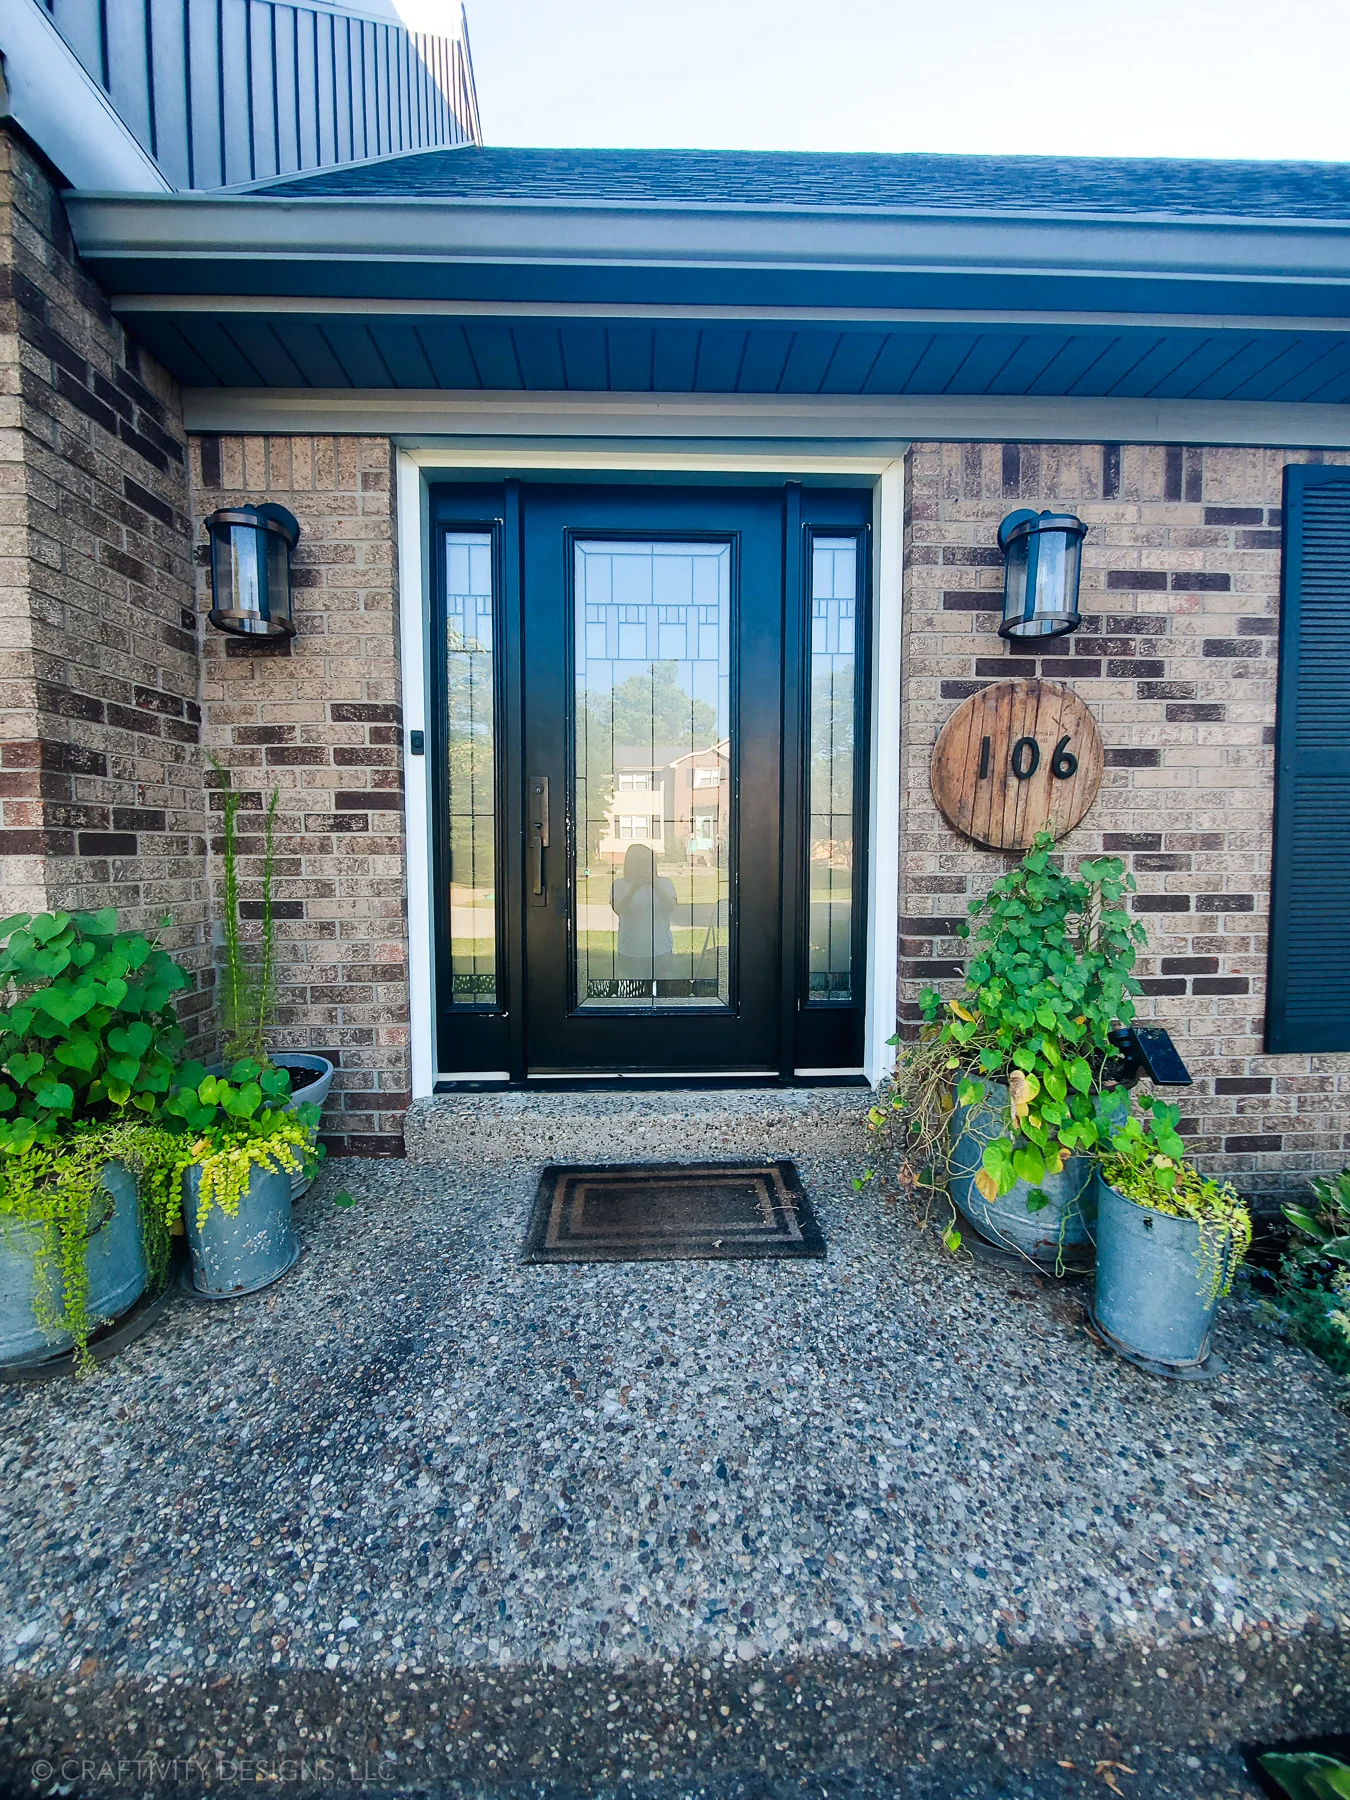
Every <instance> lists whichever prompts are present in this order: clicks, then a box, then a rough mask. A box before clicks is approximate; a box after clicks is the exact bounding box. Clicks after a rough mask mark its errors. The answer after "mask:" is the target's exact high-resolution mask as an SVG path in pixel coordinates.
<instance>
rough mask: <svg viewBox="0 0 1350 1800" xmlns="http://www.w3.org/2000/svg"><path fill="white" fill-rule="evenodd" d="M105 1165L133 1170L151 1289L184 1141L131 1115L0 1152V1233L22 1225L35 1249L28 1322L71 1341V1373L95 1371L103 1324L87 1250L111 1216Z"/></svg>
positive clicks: (156, 1282) (156, 1285) (160, 1273)
mask: <svg viewBox="0 0 1350 1800" xmlns="http://www.w3.org/2000/svg"><path fill="white" fill-rule="evenodd" d="M110 1162H119V1163H124V1164H126V1166H127V1167H128V1168H130V1169H131V1170H132V1171H134V1173H135V1175H136V1177H137V1182H138V1189H139V1195H140V1209H139V1210H140V1217H141V1231H142V1237H143V1243H144V1250H145V1260H146V1267H147V1269H148V1271H149V1284H148V1286H149V1290H150V1291H151V1292H152V1293H153V1292H158V1291H159V1290H160V1289H161V1288H162V1287H163V1285H164V1281H165V1278H166V1276H167V1273H168V1266H169V1252H170V1248H171V1245H170V1229H171V1223H172V1220H173V1217H174V1215H175V1213H176V1211H177V1208H178V1199H177V1194H178V1182H179V1174H180V1169H181V1140H179V1139H177V1138H175V1137H174V1136H172V1135H171V1134H170V1133H169V1132H167V1131H164V1130H163V1129H162V1128H161V1127H159V1126H156V1125H151V1124H147V1123H145V1122H143V1121H140V1120H136V1119H122V1120H117V1121H115V1122H113V1123H111V1124H104V1125H91V1124H85V1125H80V1126H76V1127H73V1128H71V1129H69V1130H67V1131H66V1132H65V1133H64V1134H63V1135H61V1136H60V1137H44V1138H42V1139H40V1140H34V1141H33V1142H31V1143H29V1144H27V1145H25V1146H24V1147H23V1148H20V1149H13V1148H9V1149H6V1150H5V1151H4V1152H3V1153H0V1228H3V1229H5V1230H6V1231H7V1232H8V1231H10V1230H12V1229H13V1228H14V1227H19V1228H22V1229H23V1230H24V1232H25V1236H26V1238H27V1243H26V1245H25V1247H31V1249H32V1253H33V1316H34V1318H35V1319H36V1321H37V1323H38V1326H39V1327H40V1329H41V1330H42V1331H43V1332H44V1333H45V1335H46V1336H48V1337H49V1338H52V1339H53V1340H58V1341H59V1339H60V1338H61V1337H62V1336H68V1337H69V1338H70V1339H71V1340H72V1341H73V1343H74V1349H75V1364H76V1369H77V1372H79V1373H81V1374H85V1373H88V1371H89V1370H90V1369H91V1368H92V1366H93V1359H92V1357H91V1356H90V1354H89V1338H90V1335H91V1333H93V1332H94V1331H95V1330H96V1329H97V1328H98V1326H99V1325H101V1324H103V1323H104V1322H105V1321H103V1320H102V1319H100V1318H99V1317H97V1316H96V1315H95V1314H93V1313H92V1312H91V1311H90V1308H89V1296H90V1282H89V1267H88V1248H89V1244H90V1241H91V1240H92V1239H93V1238H94V1237H95V1235H96V1234H97V1232H98V1231H99V1230H100V1229H102V1228H103V1227H104V1226H105V1225H106V1224H107V1221H108V1219H109V1218H110V1217H111V1207H112V1201H111V1196H110V1195H109V1193H108V1192H107V1190H106V1189H105V1188H103V1186H102V1176H103V1171H104V1169H105V1168H106V1167H107V1165H108V1164H109V1163H110Z"/></svg>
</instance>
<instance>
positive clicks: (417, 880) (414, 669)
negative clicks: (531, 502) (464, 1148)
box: [396, 441, 905, 1099]
mask: <svg viewBox="0 0 1350 1800" xmlns="http://www.w3.org/2000/svg"><path fill="white" fill-rule="evenodd" d="M899 448H900V447H898V446H897V449H898V450H899ZM487 470H493V471H501V472H502V473H506V472H515V471H519V472H522V473H524V472H527V471H539V472H543V471H558V472H562V471H578V472H586V473H594V474H602V473H610V474H615V475H619V476H623V475H626V474H632V473H634V472H638V471H646V472H665V473H670V474H701V475H717V476H728V475H730V476H736V475H751V474H758V475H782V476H805V477H810V476H832V477H835V478H836V479H837V478H839V477H847V478H848V479H850V480H854V481H857V482H858V483H859V484H860V485H866V484H869V483H870V484H871V486H872V488H873V496H874V498H873V582H872V595H873V600H872V604H873V638H872V644H873V654H872V694H871V701H872V705H871V715H872V745H871V770H870V788H869V792H870V801H869V809H870V815H871V816H870V821H869V825H870V831H869V836H870V844H869V855H868V863H867V886H868V893H867V1006H866V1015H865V1026H864V1045H865V1052H864V1054H865V1059H866V1060H865V1064H864V1071H863V1072H864V1073H865V1074H866V1076H867V1077H868V1079H869V1080H870V1081H873V1082H875V1081H877V1080H879V1079H880V1078H881V1076H882V1075H884V1074H885V1072H886V1071H887V1069H888V1068H889V1067H890V1065H891V1062H892V1061H893V1059H894V1050H893V1049H892V1047H891V1046H890V1045H889V1044H888V1043H887V1041H886V1040H887V1039H888V1038H890V1037H891V1036H892V1035H893V1034H894V1031H895V1001H896V956H897V943H898V937H899V858H900V613H901V604H902V584H903V575H904V510H905V476H904V461H903V453H902V452H901V453H899V454H895V455H887V456H876V455H871V456H868V455H865V454H862V455H860V454H856V453H854V452H853V451H851V450H850V448H849V447H848V446H847V445H843V446H841V447H840V449H839V451H838V452H837V453H833V454H832V453H831V452H830V451H828V450H825V451H822V449H821V446H820V444H819V443H818V442H816V443H804V444H802V445H801V446H800V448H799V449H798V450H797V451H796V452H795V453H794V452H793V451H792V450H791V448H790V447H787V446H783V447H780V446H777V445H776V446H775V447H774V449H773V451H772V453H768V452H763V451H754V452H748V453H747V452H745V451H743V450H740V449H737V448H736V447H735V446H734V445H728V446H727V447H726V448H725V449H719V450H707V451H697V452H693V451H688V450H681V449H672V450H635V451H628V450H615V449H613V448H610V447H604V446H597V447H587V446H577V445H573V446H569V447H567V448H558V447H557V446H556V445H547V444H545V445H540V444H538V443H537V442H530V443H528V444H516V445H511V446H508V447H502V446H500V445H492V446H485V445H482V444H476V443H474V442H472V441H469V442H464V441H453V442H452V441H447V442H445V443H443V444H438V445H435V446H431V447H420V448H418V449H415V450H400V451H399V452H398V463H397V481H396V504H397V511H398V518H397V534H398V552H399V573H398V591H399V633H400V641H401V645H402V658H403V664H402V667H403V733H404V769H405V789H404V792H405V801H404V808H405V811H404V818H405V826H406V831H407V840H408V853H407V871H408V873H407V879H408V982H409V1010H410V1030H411V1045H410V1051H411V1063H412V1093H413V1098H414V1099H422V1098H424V1097H425V1096H426V1095H428V1094H430V1093H431V1092H432V1091H433V1089H434V1087H435V1084H436V1080H437V1058H436V1046H435V1006H434V980H435V954H434V943H433V929H434V925H433V921H434V918H435V910H434V907H433V904H432V879H433V863H432V857H431V828H432V820H431V798H430V784H429V781H428V772H427V761H426V757H425V756H424V755H423V756H414V755H412V753H411V747H410V734H411V733H412V732H413V731H421V732H423V733H424V734H427V733H429V643H430V625H431V585H430V582H431V563H430V544H429V538H428V524H427V518H428V510H427V486H428V483H429V481H431V480H435V479H437V478H445V479H449V480H453V479H454V478H455V477H456V476H457V475H464V474H467V473H468V472H470V471H487ZM495 1073H497V1072H496V1071H484V1075H485V1076H489V1077H490V1076H492V1075H494V1074H495ZM459 1078H460V1079H463V1077H459Z"/></svg>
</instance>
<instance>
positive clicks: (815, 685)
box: [807, 537, 858, 1001]
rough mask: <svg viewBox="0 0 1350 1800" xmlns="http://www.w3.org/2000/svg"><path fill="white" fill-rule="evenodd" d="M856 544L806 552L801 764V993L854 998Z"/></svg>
mask: <svg viewBox="0 0 1350 1800" xmlns="http://www.w3.org/2000/svg"><path fill="white" fill-rule="evenodd" d="M857 606H858V540H857V539H856V538H852V537H837V538H836V537H817V538H814V539H813V540H812V547H811V676H810V680H811V687H810V699H809V710H808V721H809V723H808V727H807V729H808V737H809V744H808V759H807V813H808V820H809V825H808V838H807V992H808V996H809V998H810V999H811V1000H817V1001H819V1000H826V1001H828V1000H851V999H852V998H853V819H854V795H853V784H854V723H855V719H856V717H857V669H856V661H857V659H856V655H855V648H856V627H857Z"/></svg>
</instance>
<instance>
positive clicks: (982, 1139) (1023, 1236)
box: [949, 1080, 1095, 1270]
mask: <svg viewBox="0 0 1350 1800" xmlns="http://www.w3.org/2000/svg"><path fill="white" fill-rule="evenodd" d="M984 1092H985V1098H984V1099H983V1100H980V1101H977V1102H976V1103H975V1104H974V1105H973V1106H958V1107H957V1108H956V1109H955V1111H954V1112H953V1113H952V1117H951V1125H950V1128H949V1129H950V1133H951V1196H952V1200H953V1203H954V1204H955V1206H956V1210H957V1211H958V1212H959V1213H960V1214H961V1215H962V1216H963V1217H964V1218H966V1219H967V1220H969V1222H970V1223H971V1224H972V1225H973V1226H974V1227H975V1229H976V1231H978V1232H979V1233H980V1234H981V1235H982V1236H983V1237H985V1238H987V1239H988V1240H989V1241H990V1242H991V1243H994V1244H996V1245H998V1246H999V1247H1000V1248H1002V1249H1004V1250H1007V1251H1011V1252H1013V1253H1014V1254H1016V1255H1018V1256H1023V1257H1026V1258H1027V1259H1028V1260H1029V1261H1031V1262H1034V1263H1037V1264H1039V1265H1040V1267H1042V1268H1045V1269H1051V1270H1057V1269H1060V1268H1062V1267H1063V1266H1064V1264H1065V1262H1066V1261H1068V1262H1071V1263H1073V1262H1078V1261H1082V1260H1084V1258H1085V1257H1086V1255H1088V1254H1090V1250H1091V1245H1092V1227H1091V1212H1092V1201H1093V1186H1094V1180H1095V1165H1094V1163H1093V1162H1092V1159H1091V1158H1090V1157H1086V1156H1071V1157H1070V1158H1069V1159H1068V1161H1067V1162H1066V1163H1065V1165H1064V1167H1063V1169H1061V1171H1060V1172H1059V1174H1058V1175H1047V1176H1046V1178H1045V1179H1044V1181H1042V1182H1040V1183H1039V1185H1038V1186H1037V1185H1035V1184H1033V1183H1031V1182H1029V1181H1019V1182H1018V1183H1017V1184H1016V1186H1015V1187H1014V1188H1013V1189H1012V1191H1011V1192H1010V1193H1007V1194H1002V1195H1000V1197H999V1198H998V1199H997V1200H986V1199H985V1197H984V1195H983V1194H982V1193H981V1192H980V1190H979V1189H978V1188H977V1187H976V1185H975V1177H976V1175H978V1174H979V1172H980V1169H981V1168H982V1167H983V1163H982V1158H983V1156H984V1149H985V1145H986V1144H990V1143H992V1142H993V1141H994V1140H995V1138H1000V1137H1003V1136H1004V1135H1005V1134H1006V1132H1007V1130H1008V1089H1007V1087H1006V1086H1005V1085H1004V1083H1003V1082H1001V1081H989V1080H985V1081H984ZM1038 1192H1039V1193H1040V1194H1043V1195H1044V1196H1045V1198H1046V1200H1047V1201H1048V1202H1049V1204H1048V1205H1046V1206H1042V1207H1039V1208H1038V1209H1037V1210H1035V1211H1028V1208H1027V1201H1028V1200H1029V1199H1031V1197H1032V1195H1033V1194H1035V1193H1038Z"/></svg>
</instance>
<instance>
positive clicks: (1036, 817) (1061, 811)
mask: <svg viewBox="0 0 1350 1800" xmlns="http://www.w3.org/2000/svg"><path fill="white" fill-rule="evenodd" d="M932 779H933V798H934V799H935V800H936V801H937V804H938V808H939V810H940V811H941V813H942V816H943V818H944V819H946V821H947V823H948V824H949V825H953V826H955V828H956V829H957V831H959V832H962V833H963V834H964V835H965V836H966V837H968V838H973V839H974V841H975V842H976V843H977V844H984V845H985V846H986V847H987V848H989V849H991V850H1025V849H1026V848H1027V846H1028V845H1029V844H1030V843H1031V840H1032V839H1033V838H1034V837H1035V836H1036V833H1037V832H1038V831H1049V832H1050V833H1051V834H1052V835H1053V836H1054V837H1056V838H1061V837H1063V836H1064V835H1065V833H1066V832H1069V831H1072V830H1073V828H1074V826H1075V825H1077V824H1078V822H1079V820H1080V819H1082V818H1083V816H1084V815H1085V814H1086V812H1087V810H1088V808H1089V807H1090V806H1091V805H1092V802H1093V801H1094V800H1095V799H1096V798H1097V791H1098V789H1099V788H1100V787H1101V784H1102V740H1101V734H1100V733H1099V732H1098V730H1097V721H1096V720H1095V719H1094V718H1093V716H1092V714H1091V713H1090V712H1089V711H1088V709H1087V707H1086V706H1084V704H1083V702H1082V701H1081V700H1080V699H1079V698H1078V696H1077V694H1075V693H1072V692H1071V691H1070V690H1069V689H1068V688H1066V687H1061V686H1060V684H1059V683H1058V682H1057V681H996V682H994V683H993V685H992V686H990V687H987V688H982V689H981V690H980V692H979V693H978V694H972V695H971V696H970V698H969V699H968V700H963V701H962V703H961V705H960V706H958V707H957V709H956V711H955V712H954V713H953V714H952V716H951V718H950V719H948V721H947V723H946V724H945V725H944V726H943V727H942V730H941V732H940V733H939V734H938V741H937V743H936V744H935V745H934V747H933V769H932Z"/></svg>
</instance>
